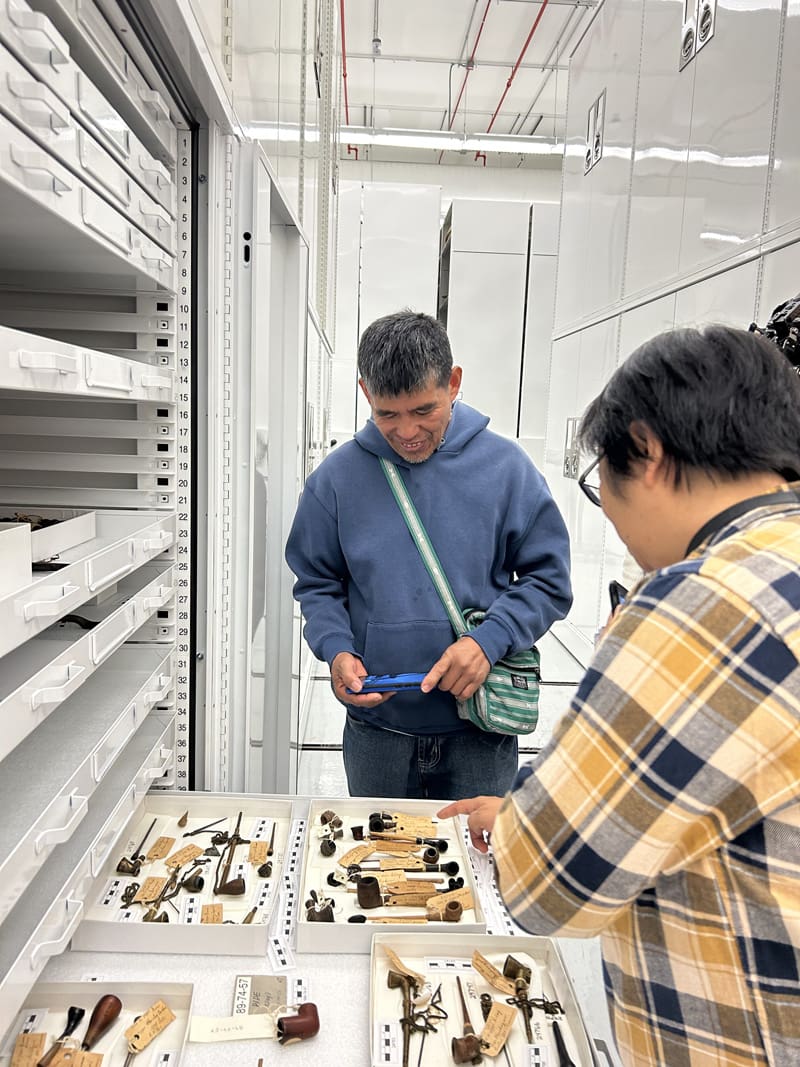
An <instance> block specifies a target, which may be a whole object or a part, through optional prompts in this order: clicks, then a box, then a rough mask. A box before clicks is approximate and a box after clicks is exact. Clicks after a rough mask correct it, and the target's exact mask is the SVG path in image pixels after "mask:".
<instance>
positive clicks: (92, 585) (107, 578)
mask: <svg viewBox="0 0 800 1067" xmlns="http://www.w3.org/2000/svg"><path fill="white" fill-rule="evenodd" d="M126 547H127V549H128V555H129V557H130V559H129V560H128V562H127V563H123V564H122V566H121V567H117V569H116V570H115V571H110V572H109V573H108V574H101V575H100V576H99V577H97V578H95V579H94V580H93V581H91V582H89V592H90V593H94V592H96V591H97V590H98V589H99V588H100V586H101V585H109V584H110V583H111V582H115V581H117V579H118V578H123V577H124V576H125V575H126V574H130V572H131V571H132V570H133V568H134V567H135V566H136V561H135V559H134V551H135V549H134V546H133V543H132V542H131V543H129V544H128V545H127V546H126Z"/></svg>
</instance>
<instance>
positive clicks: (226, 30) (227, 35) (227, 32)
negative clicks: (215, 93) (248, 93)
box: [222, 0, 233, 81]
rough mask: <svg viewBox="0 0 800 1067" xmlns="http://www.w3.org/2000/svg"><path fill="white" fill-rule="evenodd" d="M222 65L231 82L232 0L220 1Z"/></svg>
mask: <svg viewBox="0 0 800 1067" xmlns="http://www.w3.org/2000/svg"><path fill="white" fill-rule="evenodd" d="M222 65H223V67H224V68H225V73H226V74H227V75H228V81H233V0H222Z"/></svg>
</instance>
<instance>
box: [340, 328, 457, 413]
mask: <svg viewBox="0 0 800 1067" xmlns="http://www.w3.org/2000/svg"><path fill="white" fill-rule="evenodd" d="M452 370H453V355H452V352H451V351H450V341H449V339H448V337H447V331H446V330H445V328H444V326H442V324H441V323H440V322H438V321H437V320H436V319H434V318H432V317H431V316H430V315H425V314H423V313H422V312H421V311H411V310H410V309H408V308H406V309H405V310H404V311H396V312H394V313H393V314H392V315H384V317H383V318H382V319H376V320H375V322H373V323H371V324H370V325H369V326H368V327H367V328H366V330H364V332H363V334H362V335H361V340H360V342H359V345H358V373H359V375H360V376H361V378H362V379H363V381H364V384H365V385H366V387H367V389H368V391H369V392H370V393H372V394H374V395H376V396H398V395H399V394H400V393H416V392H419V390H420V389H425V388H428V387H430V386H431V385H434V386H435V387H436V388H442V389H443V388H446V387H447V385H448V383H449V381H450V374H451V372H452Z"/></svg>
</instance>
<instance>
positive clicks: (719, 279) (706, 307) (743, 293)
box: [675, 260, 758, 330]
mask: <svg viewBox="0 0 800 1067" xmlns="http://www.w3.org/2000/svg"><path fill="white" fill-rule="evenodd" d="M757 277H758V262H757V261H756V260H753V261H752V262H751V263H745V264H744V265H743V266H741V267H736V268H734V269H733V270H729V271H725V273H724V274H718V275H717V276H716V277H714V278H708V279H706V281H703V282H698V283H697V284H696V285H690V286H689V287H688V288H687V289H681V291H680V292H679V293H678V294H677V296H676V300H675V325H676V326H698V325H702V324H703V323H708V322H724V323H727V324H728V325H729V326H737V327H738V328H739V329H742V330H746V329H747V327H748V326H749V325H750V323H751V322H752V320H753V315H754V313H755V296H756V280H757Z"/></svg>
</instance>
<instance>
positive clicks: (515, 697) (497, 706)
mask: <svg viewBox="0 0 800 1067" xmlns="http://www.w3.org/2000/svg"><path fill="white" fill-rule="evenodd" d="M379 458H380V463H381V467H382V468H383V473H384V474H385V475H386V480H387V481H388V483H389V486H390V488H391V490H392V494H393V496H394V498H395V500H396V501H397V506H398V507H399V508H400V513H401V514H402V516H403V518H404V519H405V522H406V526H408V530H409V533H410V534H411V536H412V538H413V539H414V544H415V545H416V546H417V549H418V550H419V554H420V556H421V557H422V562H423V563H424V564H425V568H426V570H427V571H428V574H429V575H430V576H431V581H432V582H433V584H434V587H435V589H436V592H437V593H438V594H439V598H440V600H441V601H442V604H443V605H444V610H445V611H446V612H447V617H448V619H449V620H450V625H451V626H452V627H453V630H454V631H455V634H456V637H463V636H464V635H465V634H469V631H470V630H471V629H474V628H475V627H476V626H478V624H479V623H480V622H481V621H482V620H483V618H484V617H485V614H486V613H485V612H484V611H481V610H479V609H477V608H472V609H468V610H466V611H462V610H461V608H460V606H459V603H458V601H457V600H456V598H455V595H454V593H453V590H452V589H451V587H450V583H449V582H448V580H447V575H446V574H445V573H444V569H443V568H442V564H441V562H440V560H439V557H438V556H437V555H436V550H435V549H434V547H433V545H432V544H431V541H430V538H429V537H428V532H427V530H426V529H425V527H424V525H423V523H422V519H420V517H419V515H418V514H417V509H416V508H415V507H414V503H413V501H412V500H411V497H410V496H409V495H408V490H407V489H406V486H405V483H404V481H403V479H402V477H401V476H400V472H399V471H398V469H397V467H396V466H395V465H394V463H391V462H389V460H386V459H383V458H382V457H379ZM540 677H541V675H540V671H539V650H538V649H537V648H536V646H535V645H534V647H533V648H530V649H527V650H526V651H524V652H515V653H514V654H513V655H509V656H504V657H503V658H502V659H500V660H498V661H497V663H495V664H494V665H493V666H492V668H491V670H490V671H489V675H488V677H487V679H486V681H485V682H484V683H483V685H481V686H480V687H479V688H478V689H477V691H476V692H475V693H474V694H473V696H471V697H469V698H468V699H467V700H464V701H458V714H459V715H460V717H461V718H462V719H468V720H469V721H470V722H471V723H474V724H475V726H479V727H480V728H481V730H488V731H490V732H491V733H500V734H529V733H531V732H532V731H533V730H535V729H536V723H537V721H538V718H539V681H540Z"/></svg>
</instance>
